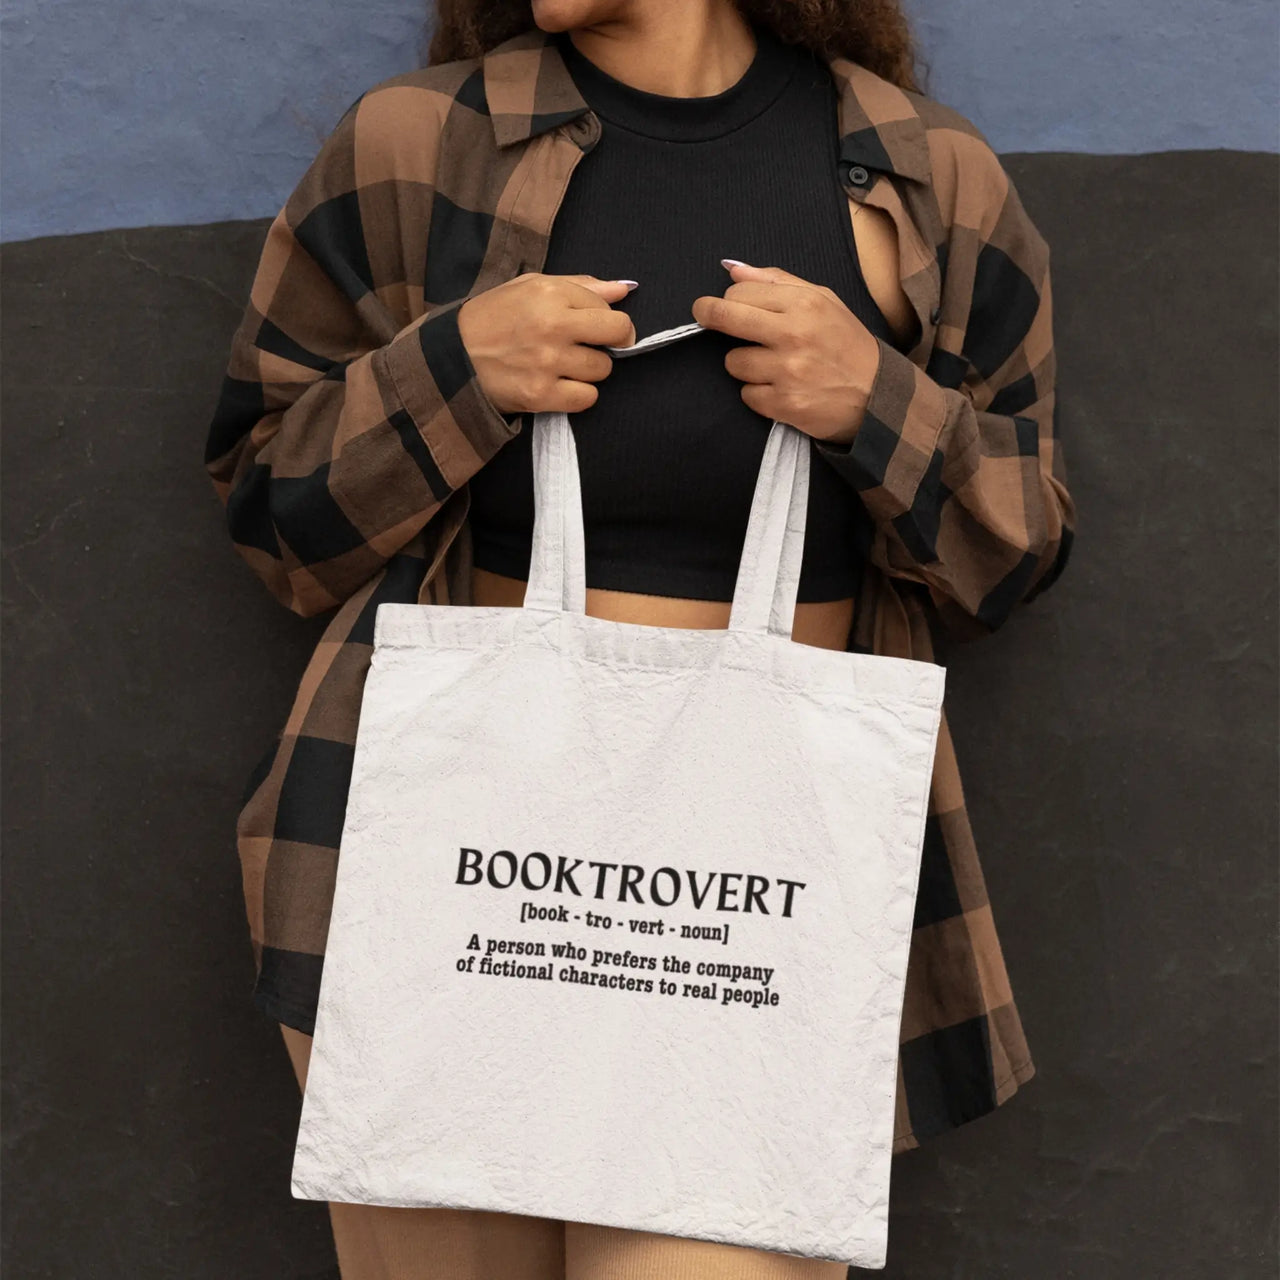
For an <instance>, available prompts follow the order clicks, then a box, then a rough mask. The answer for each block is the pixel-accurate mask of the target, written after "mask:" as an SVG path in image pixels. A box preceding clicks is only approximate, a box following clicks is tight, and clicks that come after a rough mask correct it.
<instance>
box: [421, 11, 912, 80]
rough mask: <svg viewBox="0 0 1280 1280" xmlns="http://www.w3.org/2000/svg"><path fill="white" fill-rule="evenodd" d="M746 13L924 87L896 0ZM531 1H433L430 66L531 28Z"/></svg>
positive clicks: (782, 33) (783, 36)
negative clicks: (918, 75) (434, 11)
mask: <svg viewBox="0 0 1280 1280" xmlns="http://www.w3.org/2000/svg"><path fill="white" fill-rule="evenodd" d="M734 2H735V3H736V4H737V6H738V9H739V11H740V12H741V13H742V15H743V16H744V17H746V18H747V19H748V20H750V21H752V22H757V23H759V24H760V25H761V26H764V27H767V28H769V29H770V30H771V31H772V32H773V33H774V34H775V35H776V36H777V37H778V38H779V39H780V40H783V41H785V42H786V43H787V44H797V45H802V46H803V47H804V48H806V49H809V50H811V51H812V52H814V53H817V54H820V55H826V56H838V57H843V58H848V59H850V61H852V62H857V63H859V64H861V65H862V66H864V67H867V68H868V69H869V70H871V71H874V72H875V73H876V74H877V75H879V76H882V77H883V78H884V79H886V80H888V81H890V82H891V83H893V84H895V85H897V86H898V87H899V88H900V89H908V90H911V91H914V92H921V91H922V90H921V85H920V83H919V82H918V81H917V79H916V63H917V61H918V58H919V54H918V51H917V50H916V48H915V42H914V39H913V36H912V33H911V29H910V26H909V24H908V22H907V18H906V15H905V14H904V13H903V11H902V5H901V0H734ZM535 25H536V24H535V23H534V21H533V15H532V13H531V11H530V8H529V0H437V2H436V22H435V29H434V32H433V34H432V36H431V41H430V44H429V46H428V49H427V63H428V65H434V64H435V63H438V62H452V61H454V60H455V59H458V58H478V57H481V56H482V55H484V54H485V53H487V52H488V51H489V50H490V49H492V48H493V47H494V46H495V45H498V44H501V43H502V41H504V40H508V39H510V38H511V37H512V36H514V35H518V34H519V33H520V32H521V31H530V30H532V29H533V28H534V27H535Z"/></svg>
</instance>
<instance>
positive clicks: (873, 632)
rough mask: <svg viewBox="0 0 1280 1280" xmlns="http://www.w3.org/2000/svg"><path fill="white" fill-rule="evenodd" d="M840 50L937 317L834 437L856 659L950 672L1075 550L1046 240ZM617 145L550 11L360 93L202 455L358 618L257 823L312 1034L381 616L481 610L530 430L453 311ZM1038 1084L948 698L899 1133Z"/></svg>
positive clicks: (285, 983)
mask: <svg viewBox="0 0 1280 1280" xmlns="http://www.w3.org/2000/svg"><path fill="white" fill-rule="evenodd" d="M829 65H830V68H831V72H832V74H833V76H834V77H835V79H836V82H837V85H838V88H839V103H840V105H839V131H840V137H841V150H840V174H839V176H840V180H841V182H842V184H843V186H844V189H845V191H846V192H847V194H848V196H849V198H850V199H851V200H856V201H860V202H863V203H866V204H872V205H876V206H878V207H880V208H882V209H884V210H885V211H886V212H887V213H888V214H889V215H890V216H891V217H892V218H893V220H894V223H895V225H896V227H897V232H898V244H899V254H900V261H901V278H902V284H903V288H904V290H905V291H906V293H907V296H908V297H909V298H910V300H911V302H912V305H913V308H914V310H915V312H916V315H917V317H918V320H919V322H920V336H919V339H918V341H917V343H916V345H915V346H914V348H913V349H912V350H911V351H910V352H909V353H908V354H903V353H902V352H900V351H897V350H894V349H893V348H892V347H890V346H888V345H887V344H884V343H881V350H880V356H881V364H880V368H879V372H878V375H877V377H876V380H875V385H874V388H873V390H872V394H871V399H870V404H869V406H868V410H867V413H866V417H865V420H864V423H863V425H862V428H861V430H860V432H859V434H858V436H857V438H856V439H855V441H854V443H853V444H852V446H849V447H847V448H845V449H839V448H836V447H832V446H827V445H822V446H820V448H821V450H822V452H823V454H824V456H825V457H826V458H827V459H828V461H829V462H830V463H831V465H832V466H834V467H836V468H837V470H838V471H839V472H840V473H841V474H842V475H844V476H846V477H847V479H848V480H849V483H850V484H851V485H852V486H853V487H854V488H855V489H856V490H857V491H858V493H859V494H860V496H861V498H862V500H863V501H864V502H865V503H866V506H867V509H868V510H869V512H870V514H871V515H872V517H873V518H874V541H873V543H872V545H871V547H870V548H869V553H868V559H867V565H866V569H865V572H864V577H863V584H862V589H861V592H860V595H859V600H858V611H857V616H856V618H855V620H854V624H853V627H852V628H851V632H850V636H849V644H848V647H849V648H850V649H851V650H857V651H861V652H873V653H882V654H887V655H891V656H898V657H912V658H917V659H923V660H930V661H932V660H935V658H934V647H933V640H934V638H935V634H940V633H941V632H945V633H946V634H947V635H949V636H951V637H953V638H956V639H968V638H974V637H977V636H980V635H983V634H986V633H988V632H990V631H992V630H994V629H995V628H996V627H998V626H1000V625H1001V623H1002V622H1003V621H1004V620H1005V619H1006V618H1007V617H1008V615H1009V613H1010V611H1011V610H1012V609H1013V608H1014V607H1015V606H1016V605H1018V604H1019V603H1020V602H1026V601H1028V600H1030V599H1032V598H1033V597H1034V596H1036V595H1037V594H1039V593H1040V592H1041V591H1043V590H1044V589H1045V588H1046V587H1047V586H1048V585H1049V584H1050V583H1051V582H1053V581H1054V579H1055V578H1056V577H1057V576H1058V575H1059V574H1060V573H1061V572H1062V569H1063V567H1064V565H1065V563H1066V561H1067V557H1068V554H1069V552H1070V548H1071V541H1072V535H1073V531H1074V528H1075V510H1074V505H1073V503H1072V500H1071V498H1070V496H1069V494H1068V492H1067V489H1066V482H1065V472H1064V467H1063V457H1062V447H1061V444H1060V442H1059V439H1058V435H1057V431H1056V420H1055V414H1054V349H1053V337H1052V321H1051V295H1050V286H1049V253H1048V247H1047V245H1046V244H1045V242H1044V240H1043V239H1042V237H1041V236H1040V234H1039V233H1038V232H1037V230H1036V228H1035V227H1034V226H1033V225H1032V223H1031V221H1030V220H1029V218H1028V216H1027V214H1026V212H1025V210H1024V209H1023V207H1022V204H1021V202H1020V201H1019V198H1018V195H1017V193H1016V191H1015V190H1014V188H1013V186H1012V184H1011V183H1010V181H1009V178H1008V176H1007V175H1006V174H1005V172H1004V170H1003V168H1002V167H1001V165H1000V163H999V161H998V160H997V158H996V156H995V154H994V153H993V151H992V150H991V148H990V147H989V145H988V144H987V142H986V140H985V139H984V138H983V136H982V135H981V134H980V133H979V131H978V130H977V129H976V128H975V127H974V126H973V125H972V124H971V123H970V122H969V121H968V120H966V119H965V118H964V117H963V116H961V115H959V114H957V113H956V112H955V111H953V110H951V109H950V108H947V107H945V106H943V105H942V104H940V103H938V102H936V101H934V100H932V99H930V98H928V97H926V96H924V95H922V94H916V93H908V92H904V91H903V90H900V89H898V88H896V87H895V86H893V85H892V84H890V83H888V82H887V81H885V80H883V79H881V78H880V77H878V76H876V75H875V74H873V73H872V72H870V71H869V70H867V69H866V68H864V67H861V66H859V65H857V64H855V63H853V62H850V61H847V60H845V59H840V58H833V59H830V60H829ZM599 136H600V123H599V120H598V119H597V118H596V116H595V115H594V114H593V113H592V112H591V111H590V109H589V108H588V107H587V105H586V103H585V102H583V101H582V99H581V98H580V96H579V95H578V92H577V90H576V88H575V86H574V84H573V82H572V80H571V78H570V77H569V75H568V72H567V71H566V69H565V67H564V64H563V62H562V61H561V60H560V57H559V55H558V53H557V52H556V51H555V48H554V46H553V45H550V44H548V43H547V42H546V38H545V36H544V34H543V33H542V32H541V31H537V30H532V31H529V32H526V33H524V34H522V35H520V36H517V37H515V38H513V39H511V40H508V41H506V42H505V43H504V44H503V45H501V46H499V47H498V48H497V49H495V50H493V51H492V52H491V53H490V54H488V55H487V56H486V57H484V58H483V59H472V60H467V61H459V62H453V63H448V64H443V65H439V66H435V67H428V68H422V69H419V70H416V71H413V72H410V73H408V74H405V75H401V76H397V77H394V78H392V79H389V80H386V81H383V82H381V83H380V84H378V85H376V86H374V87H373V88H371V89H369V90H368V91H366V92H365V93H364V94H362V95H361V96H360V98H358V99H357V100H356V102H354V103H353V104H352V105H351V106H350V107H349V108H348V109H347V111H346V113H345V114H344V115H343V117H342V119H341V120H340V121H339V123H338V125H337V126H336V128H335V130H334V132H333V133H332V135H331V136H330V137H329V138H328V139H327V140H326V141H325V143H324V144H323V146H322V148H321V150H320V152H319V154H318V155H317V157H316V159H315V161H314V162H313V163H312V164H311V166H310V167H309V168H308V170H307V172H306V174H305V175H304V176H303V178H302V180H301V182H300V183H299V184H298V186H297V188H296V190H295V191H294V192H293V193H292V195H291V196H290V197H289V199H288V201H287V203H286V204H285V207H284V208H283V210H282V211H281V212H280V214H279V215H278V216H277V217H276V219H275V220H274V222H273V223H272V225H271V227H270V230H269V232H268V234H267V239H266V243H265V246H264V248H263V252H262V258H261V262H260V265H259V267H258V271H257V275H256V278H255V280H254V283H253V287H252V293H251V296H250V300H249V303H248V307H247V309H246V311H245V315H244V318H243V321H242V323H241V324H240V326H239V328H238V330H237V331H236V334H235V336H234V339H233V343H232V348H231V355H230V362H229V366H228V369H227V374H226V378H225V380H224V384H223V388H222V392H221V396H220V399H219V402H218V404H217V407H216V411H215V413H214V416H213V420H212V423H211V426H210V430H209V437H208V445H207V449H206V454H205V465H206V467H207V470H208V473H209V475H210V477H211V478H212V480H213V484H214V487H215V489H216V491H217V494H218V497H219V498H220V499H221V501H222V502H223V504H224V505H225V508H226V517H227V526H228V530H229V532H230V535H231V538H232V541H233V543H234V545H235V547H236V549H237V551H238V552H239V553H240V554H241V555H242V556H243V557H244V559H245V560H246V561H247V562H248V563H249V565H250V567H251V568H252V569H253V570H254V571H255V572H256V573H257V574H258V575H259V576H260V577H261V578H262V579H263V581H264V582H265V583H266V584H267V586H268V588H269V589H270V590H271V591H272V592H273V594H274V595H275V596H276V597H277V598H278V599H279V600H280V601H281V602H282V603H283V604H285V605H287V606H288V607H289V608H290V609H292V610H293V611H295V612H296V613H299V614H302V615H312V614H316V613H320V612H323V611H325V610H329V609H336V612H335V614H334V617H333V619H332V621H331V622H330V624H329V626H328V628H327V629H326V632H325V635H324V637H323V638H322V640H321V641H320V643H319V645H318V646H317V648H316V651H315V654H314V656H313V657H312V659H311V661H310V663H309V665H308V667H307V669H306V672H305V673H304V675H303V678H302V681H301V685H300V688H299V690H298V694H297V697H296V700H295V702H294V705H293V709H292V712H291V714H290V716H289V719H288V722H287V724H286V725H285V726H284V728H283V731H282V732H281V735H280V737H279V739H278V741H277V742H275V743H273V744H272V745H271V747H270V749H269V750H268V752H267V753H266V755H265V756H264V758H263V759H262V760H261V761H260V762H259V764H258V766H257V767H256V768H255V769H254V770H253V772H252V774H251V776H250V778H249V780H248V784H247V787H246V789H245V794H244V803H243V807H242V810H241V812H240V815H239V820H238V823H237V828H236V831H237V842H238V848H239V854H240V860H241V866H242V870H243V877H244V892H245V904H246V909H247V913H248V920H249V931H250V938H251V942H252V946H253V952H254V958H255V963H256V966H257V982H256V985H255V988H254V993H253V998H254V1002H255V1004H256V1005H257V1006H258V1008H260V1009H261V1010H262V1011H263V1012H264V1013H266V1014H268V1015H269V1016H270V1017H272V1018H276V1019H279V1020H280V1021H282V1022H285V1023H288V1024H289V1025H291V1026H294V1027H297V1028H299V1029H300V1030H303V1031H307V1032H310V1031H312V1030H313V1026H314V1016H315V1007H316V998H317V994H318V990H319V983H320V975H321V969H322V964H323V956H324V950H325V941H326V935H327V932H328V925H329V911H330V905H331V900H332V893H333V887H334V877H335V872H336V868H337V860H338V848H339V842H340V838H341V834H342V824H343V817H344V812H345V805H346V796H347V790H348V787H349V784H350V778H351V765H352V755H353V744H354V742H355V736H356V727H357V722H358V717H359V709H360V702H361V694H362V688H363V681H364V678H365V674H366V672H367V670H368V664H369V658H370V654H371V646H372V640H373V621H374V613H375V610H376V609H377V607H378V605H379V604H381V603H383V602H384V601H398V602H409V603H413V602H418V603H431V604H458V605H466V604H468V603H469V585H470V567H471V541H470V527H469V525H468V523H467V518H466V517H467V510H468V507H469V502H470V494H469V489H468V486H467V480H468V479H469V478H470V477H471V476H472V475H474V474H475V472H476V471H477V470H478V469H479V468H480V467H481V466H483V465H484V463H485V462H486V461H487V460H488V459H489V458H490V457H492V455H493V454H494V453H495V452H496V451H497V450H498V449H499V448H500V447H501V446H502V444H503V443H504V442H505V441H506V440H508V439H510V438H511V436H513V435H514V434H515V433H516V432H517V431H519V430H522V429H526V428H527V427H528V419H527V416H525V415H516V416H504V415H502V414H500V413H498V412H497V411H496V409H495V408H494V406H493V405H492V404H491V403H490V402H489V400H488V399H487V398H486V396H485V395H484V393H483V392H482V391H481V390H480V388H479V385H478V383H477V381H476V378H475V371H474V369H473V367H472V366H471V363H470V361H469V359H468V356H467V353H466V350H465V348H464V347H463V345H462V342H461V340H460V338H459V335H458V328H457V320H456V314H457V308H458V306H459V305H460V304H461V303H462V302H463V301H465V300H466V299H467V298H468V297H471V296H473V295H474V294H476V293H479V292H481V291H482V290H485V289H489V288H492V287H493V286H494V285H496V284H498V283H500V282H502V281H504V280H508V279H510V278H512V277H513V276H516V275H519V274H520V273H521V272H524V271H538V270H541V268H542V264H543V262H544V261H545V256H546V250H547V245H548V240H549V236H550V232H551V227H552V222H553V219H554V217H555V212H556V210H557V208H558V207H559V202H560V198H561V196H562V194H563V192H564V189H565V186H566V184H567V183H568V181H569V179H570V176H571V174H572V172H573V169H574V166H575V164H576V163H577V161H578V160H579V159H580V158H581V156H582V155H583V153H584V152H585V151H586V150H589V149H590V147H591V146H593V145H594V144H595V142H596V141H597V140H598V138H599ZM933 628H938V629H939V631H938V632H937V633H935V632H934V631H933V630H932V629H933ZM851 781H852V780H851ZM1033 1072H1034V1066H1033V1064H1032V1061H1031V1057H1030V1055H1029V1053H1028V1050H1027V1044H1026V1041H1025V1038H1024V1036H1023V1031H1022V1026H1021V1022H1020V1020H1019V1016H1018V1011H1017V1008H1016V1005H1015V1003H1014V999H1013V996H1012V993H1011V991H1010V986H1009V980H1008V975H1007V974H1006V971H1005V966H1004V961H1003V957H1002V955H1001V950H1000V944H999V941H998V938H997V935H996V929H995V925H994V922H993V918H992V913H991V907H990V904H989V902H988V899H987V893H986V888H985V885H984V881H983V875H982V871H981V868H980V866H979V863H978V857H977V853H976V850H975V848H974V844H973V838H972V834H971V831H970V826H969V821H968V816H967V813H966V809H965V801H964V794H963V791H962V788H961V782H960V776H959V771H958V769H957V766H956V760H955V757H954V754H953V752H952V745H951V737H950V733H949V730H948V728H947V723H946V719H945V716H944V719H943V723H942V731H941V735H940V737H939V743H938V750H937V756H936V761H935V766H934V775H933V786H932V792H931V798H930V804H929V814H928V821H927V827H926V837H925V848H924V857H923V867H922V872H921V881H920V892H919V899H918V903H917V908H916V917H915V927H914V934H913V938H912V945H911V952H910V962H909V968H908V975H907V991H906V998H905V1004H904V1010H903V1018H902V1033H901V1049H900V1055H899V1076H898V1082H899V1087H898V1112H897V1125H896V1132H895V1139H894V1150H895V1151H904V1150H907V1149H908V1148H911V1147H915V1146H918V1145H919V1144H920V1143H921V1142H922V1141H924V1140H925V1139H927V1138H929V1137H930V1136H932V1135H935V1134H938V1133H940V1132H943V1131H945V1130H947V1129H950V1128H953V1127H955V1126H957V1125H960V1124H963V1123H964V1122H966V1121H968V1120H971V1119H974V1118H976V1117H978V1116H981V1115H983V1114H985V1113H987V1112H989V1111H990V1110H992V1109H993V1108H994V1107H996V1106H997V1105H999V1104H1000V1103H1002V1102H1004V1101H1005V1099H1007V1098H1008V1097H1009V1096H1010V1095H1011V1094H1012V1093H1013V1092H1014V1091H1015V1090H1016V1089H1017V1088H1018V1086H1019V1085H1020V1084H1022V1083H1023V1082H1025V1081H1026V1080H1028V1079H1029V1078H1030V1077H1031V1075H1032V1074H1033Z"/></svg>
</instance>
